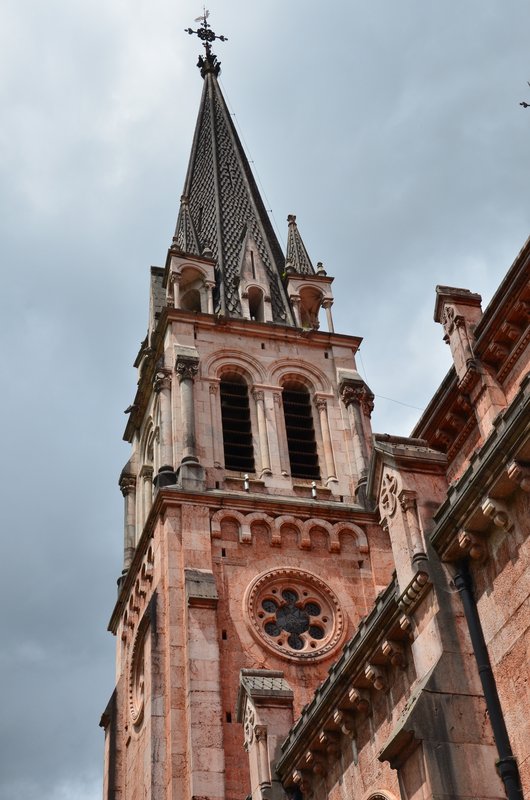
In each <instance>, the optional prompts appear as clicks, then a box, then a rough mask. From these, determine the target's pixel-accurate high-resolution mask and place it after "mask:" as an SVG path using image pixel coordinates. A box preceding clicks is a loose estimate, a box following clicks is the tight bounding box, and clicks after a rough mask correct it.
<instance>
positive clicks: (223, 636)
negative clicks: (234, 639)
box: [221, 631, 228, 640]
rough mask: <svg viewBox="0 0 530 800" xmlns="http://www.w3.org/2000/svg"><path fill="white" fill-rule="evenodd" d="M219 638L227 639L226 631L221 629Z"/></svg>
mask: <svg viewBox="0 0 530 800" xmlns="http://www.w3.org/2000/svg"><path fill="white" fill-rule="evenodd" d="M221 639H224V640H226V639H228V635H227V633H226V631H221Z"/></svg>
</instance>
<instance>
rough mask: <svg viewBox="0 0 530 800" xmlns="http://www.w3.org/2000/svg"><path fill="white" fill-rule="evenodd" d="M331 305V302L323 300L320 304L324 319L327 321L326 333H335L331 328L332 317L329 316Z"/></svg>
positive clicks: (332, 327)
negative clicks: (323, 311)
mask: <svg viewBox="0 0 530 800" xmlns="http://www.w3.org/2000/svg"><path fill="white" fill-rule="evenodd" d="M332 305H333V300H324V301H323V302H322V308H324V309H325V310H326V319H327V321H328V331H329V332H330V333H335V328H334V326H333V317H332V316H331V306H332Z"/></svg>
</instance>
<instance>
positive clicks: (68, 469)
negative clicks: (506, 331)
mask: <svg viewBox="0 0 530 800" xmlns="http://www.w3.org/2000/svg"><path fill="white" fill-rule="evenodd" d="M209 8H210V9H211V12H212V17H211V21H212V24H213V25H214V27H215V29H216V30H217V31H218V32H219V33H223V34H225V35H227V36H228V37H229V42H227V43H225V44H219V45H218V47H217V48H216V50H217V53H218V55H219V58H220V59H221V61H222V64H223V72H222V76H221V77H222V85H223V88H224V90H225V92H226V96H227V100H228V102H229V104H230V105H231V107H232V110H233V111H234V112H235V114H236V121H237V124H238V125H239V127H240V130H241V132H242V135H243V138H244V140H245V142H246V145H247V147H248V149H249V152H250V156H251V158H252V159H253V160H254V162H255V167H256V169H257V174H258V177H259V179H260V181H261V183H262V185H263V187H264V189H265V194H266V198H267V199H266V203H267V207H268V208H271V209H272V213H273V216H274V220H275V221H276V222H277V224H278V227H279V235H280V236H281V239H282V241H285V233H286V222H285V220H286V217H287V214H288V213H296V214H297V217H298V223H299V227H300V230H301V233H302V236H303V237H304V239H305V243H306V245H307V247H308V250H309V252H310V254H311V256H312V258H313V260H314V262H316V261H318V260H322V261H323V262H324V264H325V266H326V268H327V270H328V273H329V274H331V275H333V276H335V284H334V289H335V296H336V301H335V306H334V318H335V326H336V330H337V331H339V332H344V333H352V334H355V335H361V336H363V337H364V342H363V346H362V350H361V354H362V363H361V362H360V363H359V367H360V369H361V371H362V372H363V374H364V375H365V377H366V380H367V381H368V383H369V384H370V386H371V387H372V389H373V391H374V392H375V393H376V396H377V402H376V410H375V412H374V415H373V424H374V429H375V430H377V431H387V432H393V433H398V434H407V433H409V432H410V430H411V429H412V427H413V425H414V423H415V421H416V420H417V418H418V416H419V413H420V412H419V411H418V410H416V409H421V408H423V407H424V406H425V405H426V403H427V402H428V400H429V398H430V397H431V396H432V393H433V391H434V389H435V388H436V386H437V385H438V384H439V382H440V381H441V379H442V378H443V375H444V374H445V372H446V370H447V369H448V367H449V364H450V361H449V351H448V349H447V348H446V346H445V345H444V344H443V342H442V336H441V330H440V329H439V326H437V325H435V324H434V322H433V321H432V311H433V307H434V287H435V285H436V284H437V283H443V284H449V285H455V286H464V287H466V288H469V289H472V290H473V291H477V292H480V293H481V294H482V295H483V298H484V300H485V301H487V300H489V298H490V297H491V295H492V293H493V291H494V290H495V288H496V286H497V285H498V283H499V281H500V279H501V278H502V277H503V275H504V273H505V272H506V270H507V268H508V267H509V265H510V264H511V262H512V261H513V259H514V257H515V255H516V254H517V252H518V250H519V249H520V247H521V246H522V244H523V242H524V240H525V239H526V237H527V235H528V233H529V225H528V220H529V211H530V194H529V191H528V174H529V148H530V109H528V111H525V110H524V109H522V108H521V107H520V106H519V101H521V100H525V99H526V100H528V101H529V102H530V87H528V86H527V84H526V80H527V79H530V63H529V61H530V56H529V47H528V37H529V34H530V6H529V4H528V2H527V0H510V2H504V3H501V2H499V1H498V0H497V2H493V1H492V0H464V2H458V3H457V2H455V1H454V0H453V1H452V2H451V1H449V2H444V3H442V2H426V0H402V2H396V0H370V2H362V3H361V2H351V0H338V2H336V3H334V4H329V3H321V2H316V0H315V1H313V2H311V1H308V0H306V2H302V0H289V2H287V3H286V2H280V0H267V2H262V3H253V4H251V5H249V3H248V2H243V0H230V2H227V1H226V0H225V2H224V3H222V2H220V0H211V3H210V5H209ZM201 9H202V6H201V5H200V4H199V3H192V2H189V0H185V2H180V3H176V2H174V1H173V0H149V2H147V0H132V1H131V2H127V3H126V2H124V0H91V2H90V3H87V2H85V1H84V0H83V2H81V0H47V2H46V3H42V2H38V1H37V0H22V1H21V0H4V2H3V4H2V6H1V7H0V52H1V53H2V60H3V70H2V77H1V78H0V102H1V104H2V106H3V109H2V126H1V129H0V176H1V186H0V212H1V213H0V229H1V240H2V246H3V258H2V292H1V297H0V304H1V319H2V323H3V324H2V326H1V331H0V336H1V340H0V341H1V344H2V359H3V363H4V388H3V393H2V418H3V420H4V430H3V453H4V457H3V458H2V461H1V470H2V473H3V474H2V476H1V486H2V487H3V490H4V499H3V502H2V506H3V509H4V512H5V513H4V556H3V559H2V563H3V580H2V590H3V603H2V608H3V614H2V643H3V647H2V650H1V652H0V669H1V685H2V689H3V702H2V713H1V715H0V720H1V721H0V729H1V741H0V760H1V763H0V798H1V800H12V799H13V798H15V797H16V798H17V800H36V798H38V800H67V799H68V800H69V798H76V800H95V798H100V795H101V771H102V742H103V736H102V732H101V731H100V730H99V729H98V720H99V716H100V713H101V711H102V710H103V708H104V707H105V705H106V702H107V699H108V697H109V696H110V693H111V691H112V689H113V677H114V641H113V639H112V636H111V635H110V634H109V633H107V632H106V625H107V621H108V618H109V616H110V612H111V610H112V605H113V602H114V599H115V580H116V578H117V576H118V574H119V572H120V570H121V543H122V498H121V496H120V494H119V490H118V487H117V478H118V475H119V472H120V469H121V467H122V466H123V464H124V463H125V461H126V460H127V457H128V448H127V446H126V445H125V444H124V443H122V442H121V435H122V432H123V428H124V424H125V416H124V414H123V409H124V408H126V407H127V406H128V405H129V403H130V402H131V400H132V397H133V395H134V389H135V380H136V378H135V374H134V370H133V369H132V366H131V364H132V361H133V360H134V357H135V355H136V352H137V349H138V345H139V342H140V341H141V339H142V338H143V336H144V335H145V329H146V324H147V307H148V295H147V293H148V268H149V266H150V264H158V265H162V264H163V263H164V260H165V254H166V250H167V246H168V244H169V243H170V240H171V235H172V233H173V227H174V224H175V219H176V215H177V212H178V203H179V197H180V193H181V190H182V186H183V182H184V176H185V169H186V165H187V160H188V156H189V152H190V147H191V139H192V134H193V128H194V125H195V119H196V113H197V108H198V103H199V97H200V92H201V78H200V75H199V72H198V70H197V69H196V67H195V63H196V59H197V55H198V53H199V46H198V42H197V41H196V40H194V39H192V38H191V37H188V36H187V35H186V34H185V33H184V32H183V28H184V27H187V26H188V25H190V24H192V25H193V20H194V18H195V17H196V16H197V15H198V14H199V13H200V12H201ZM249 9H250V10H249ZM384 398H391V399H390V400H389V399H384ZM395 401H399V403H398V402H395ZM400 403H401V404H405V405H400ZM414 407H415V408H414Z"/></svg>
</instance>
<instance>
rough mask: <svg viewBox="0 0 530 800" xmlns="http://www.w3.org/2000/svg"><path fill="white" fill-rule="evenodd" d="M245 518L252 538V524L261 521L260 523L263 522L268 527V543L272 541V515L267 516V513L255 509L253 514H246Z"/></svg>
mask: <svg viewBox="0 0 530 800" xmlns="http://www.w3.org/2000/svg"><path fill="white" fill-rule="evenodd" d="M245 519H246V524H247V526H248V528H249V531H250V536H251V538H252V540H254V532H253V530H252V526H253V525H254V524H255V523H258V522H261V523H263V524H264V525H266V526H267V529H268V540H269V544H271V542H272V533H273V530H274V520H273V518H272V517H269V515H268V514H263V513H261V512H259V511H255V512H254V513H253V514H247V516H246V517H245Z"/></svg>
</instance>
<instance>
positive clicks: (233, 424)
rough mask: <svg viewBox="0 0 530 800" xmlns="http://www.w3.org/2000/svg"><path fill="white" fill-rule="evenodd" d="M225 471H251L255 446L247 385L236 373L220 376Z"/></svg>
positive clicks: (252, 469)
mask: <svg viewBox="0 0 530 800" xmlns="http://www.w3.org/2000/svg"><path fill="white" fill-rule="evenodd" d="M220 397H221V418H222V421H223V447H224V460H225V469H228V470H234V471H237V472H254V469H255V467H254V447H253V444H252V427H251V421H250V405H249V399H248V386H247V384H246V381H245V379H244V378H243V377H242V376H241V375H238V374H237V373H227V374H225V375H223V377H222V378H221V383H220Z"/></svg>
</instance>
